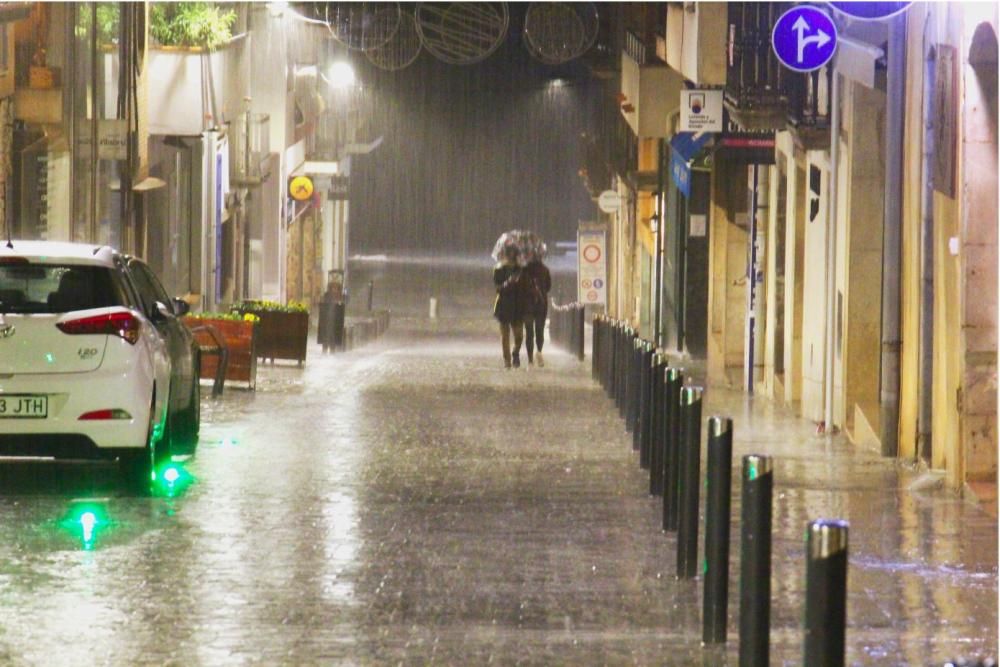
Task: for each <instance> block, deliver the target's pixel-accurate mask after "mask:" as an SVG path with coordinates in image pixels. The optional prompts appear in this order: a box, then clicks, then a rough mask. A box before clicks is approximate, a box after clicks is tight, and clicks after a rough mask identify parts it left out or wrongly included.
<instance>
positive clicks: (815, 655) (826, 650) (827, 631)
mask: <svg viewBox="0 0 1000 667" xmlns="http://www.w3.org/2000/svg"><path fill="white" fill-rule="evenodd" d="M847 532H848V525H847V522H846V521H842V520H840V519H817V520H816V521H813V522H811V523H810V524H809V527H808V529H807V530H806V559H807V560H806V618H805V626H806V628H805V656H804V658H803V664H804V665H808V667H843V665H844V634H845V633H844V627H845V625H846V623H847Z"/></svg>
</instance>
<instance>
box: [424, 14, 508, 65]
mask: <svg viewBox="0 0 1000 667" xmlns="http://www.w3.org/2000/svg"><path fill="white" fill-rule="evenodd" d="M416 19H417V32H419V33H420V39H421V41H422V42H423V44H424V48H425V49H427V50H428V51H430V53H431V54H432V55H434V57H435V58H438V59H439V60H442V61H444V62H446V63H450V64H452V65H471V64H473V63H477V62H480V61H481V60H484V59H486V58H488V57H489V56H490V54H492V53H493V52H494V51H496V50H497V48H499V46H500V44H501V43H502V42H503V39H504V37H505V36H506V35H507V28H508V26H509V25H510V14H509V13H508V10H507V3H505V2H475V3H471V2H470V3H466V2H421V3H420V4H418V5H417V10H416Z"/></svg>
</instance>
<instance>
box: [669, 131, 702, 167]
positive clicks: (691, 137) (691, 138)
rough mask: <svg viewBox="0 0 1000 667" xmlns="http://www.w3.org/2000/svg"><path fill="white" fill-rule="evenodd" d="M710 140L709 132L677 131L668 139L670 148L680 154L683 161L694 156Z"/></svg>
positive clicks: (689, 159)
mask: <svg viewBox="0 0 1000 667" xmlns="http://www.w3.org/2000/svg"><path fill="white" fill-rule="evenodd" d="M711 140H712V133H711V132H703V133H701V134H695V133H694V132H678V133H677V134H675V135H674V136H673V138H672V139H671V140H670V148H671V149H672V150H673V151H674V152H675V153H680V156H681V157H682V158H683V159H684V161H685V162H690V161H691V160H693V159H694V156H695V155H697V154H698V151H700V150H701V149H702V148H704V147H705V144H707V143H708V142H709V141H711Z"/></svg>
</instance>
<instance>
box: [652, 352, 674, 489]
mask: <svg viewBox="0 0 1000 667" xmlns="http://www.w3.org/2000/svg"><path fill="white" fill-rule="evenodd" d="M660 359H661V363H660V365H659V366H657V368H656V369H655V371H654V373H655V375H654V378H653V382H654V383H655V384H656V388H657V394H656V409H657V421H656V424H655V425H654V428H655V432H654V434H653V438H652V440H651V441H650V447H649V494H650V495H651V496H659V495H662V494H663V454H664V449H665V447H666V442H665V441H664V436H665V434H666V431H665V430H664V429H665V428H666V424H667V400H668V397H667V390H668V388H667V385H666V375H665V374H666V371H667V368H668V365H669V364H670V358H669V357H668V356H667V353H666V352H661V353H660Z"/></svg>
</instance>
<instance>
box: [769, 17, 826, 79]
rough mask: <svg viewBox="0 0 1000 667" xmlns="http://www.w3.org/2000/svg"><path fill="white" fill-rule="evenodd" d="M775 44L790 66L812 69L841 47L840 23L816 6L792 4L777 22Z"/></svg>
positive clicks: (774, 31) (786, 64)
mask: <svg viewBox="0 0 1000 667" xmlns="http://www.w3.org/2000/svg"><path fill="white" fill-rule="evenodd" d="M771 46H772V47H774V53H775V55H776V56H778V60H780V61H781V63H782V64H783V65H784V66H785V67H787V68H788V69H792V70H795V71H796V72H812V71H813V70H817V69H819V68H820V67H822V66H823V65H825V64H827V63H828V62H830V59H831V58H833V53H834V51H836V50H837V26H836V25H834V23H833V20H832V19H831V18H830V17H829V16H827V15H826V13H825V12H823V11H821V10H819V9H816V8H815V7H810V6H808V5H801V6H798V7H792V8H791V9H789V10H788V11H787V12H785V13H784V14H782V15H781V16H780V17H779V18H778V20H777V21H776V22H775V24H774V30H773V31H772V32H771Z"/></svg>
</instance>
